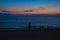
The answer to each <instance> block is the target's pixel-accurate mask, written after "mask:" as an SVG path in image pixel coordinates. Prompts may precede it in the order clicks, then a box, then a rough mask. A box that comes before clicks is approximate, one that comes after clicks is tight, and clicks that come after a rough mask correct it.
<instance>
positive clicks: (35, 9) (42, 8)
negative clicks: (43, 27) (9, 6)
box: [23, 7, 46, 12]
mask: <svg viewBox="0 0 60 40" xmlns="http://www.w3.org/2000/svg"><path fill="white" fill-rule="evenodd" d="M45 9H46V8H44V7H39V8H34V9H31V10H24V11H23V12H33V11H38V10H45Z"/></svg>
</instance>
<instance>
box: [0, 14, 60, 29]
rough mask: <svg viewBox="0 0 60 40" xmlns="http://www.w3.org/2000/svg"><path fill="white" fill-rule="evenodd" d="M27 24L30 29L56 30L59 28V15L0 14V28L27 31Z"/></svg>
mask: <svg viewBox="0 0 60 40" xmlns="http://www.w3.org/2000/svg"><path fill="white" fill-rule="evenodd" d="M29 23H30V25H31V28H32V29H34V28H40V27H41V26H43V27H44V28H47V27H49V28H56V27H60V14H56V15H47V14H31V15H28V14H25V15H22V14H20V15H13V14H2V13H0V28H8V29H9V28H10V29H28V26H29Z"/></svg>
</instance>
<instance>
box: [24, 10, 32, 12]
mask: <svg viewBox="0 0 60 40" xmlns="http://www.w3.org/2000/svg"><path fill="white" fill-rule="evenodd" d="M24 12H33V10H24Z"/></svg>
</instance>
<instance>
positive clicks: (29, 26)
mask: <svg viewBox="0 0 60 40" xmlns="http://www.w3.org/2000/svg"><path fill="white" fill-rule="evenodd" d="M30 28H31V23H30V22H29V24H28V30H30Z"/></svg>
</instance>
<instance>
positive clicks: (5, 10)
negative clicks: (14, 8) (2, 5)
mask: <svg viewBox="0 0 60 40" xmlns="http://www.w3.org/2000/svg"><path fill="white" fill-rule="evenodd" d="M1 12H9V11H6V10H2V11H1Z"/></svg>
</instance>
